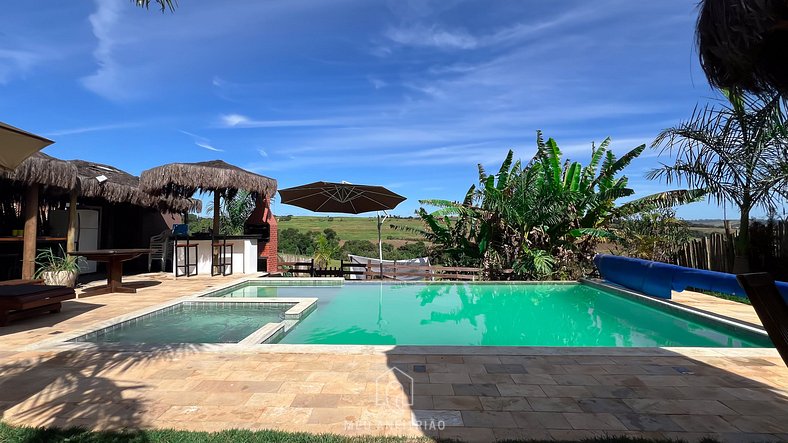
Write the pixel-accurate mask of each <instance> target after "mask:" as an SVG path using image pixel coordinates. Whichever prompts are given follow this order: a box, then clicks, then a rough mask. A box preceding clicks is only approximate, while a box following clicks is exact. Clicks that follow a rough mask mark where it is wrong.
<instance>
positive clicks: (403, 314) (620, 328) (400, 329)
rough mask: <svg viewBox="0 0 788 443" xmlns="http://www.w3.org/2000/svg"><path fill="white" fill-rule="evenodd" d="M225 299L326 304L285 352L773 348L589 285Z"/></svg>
mask: <svg viewBox="0 0 788 443" xmlns="http://www.w3.org/2000/svg"><path fill="white" fill-rule="evenodd" d="M220 295H221V293H220ZM223 296H225V297H238V296H242V297H317V298H318V299H319V301H318V305H317V309H316V310H315V311H314V312H312V313H311V314H310V315H309V316H307V317H306V318H304V319H302V320H301V322H300V323H299V324H298V325H297V326H296V327H295V328H293V329H292V330H291V331H290V332H288V334H287V335H285V336H284V338H282V339H281V340H280V343H305V344H362V345H366V344H374V345H471V346H478V345H481V346H618V347H631V346H638V347H640V346H643V347H654V346H700V347H771V346H772V345H771V343H770V342H769V340H768V338H761V337H759V336H755V335H751V334H746V335H745V334H744V333H742V334H737V333H736V332H734V331H732V330H730V329H727V328H726V326H724V325H722V324H717V323H716V322H712V321H708V322H706V321H703V323H701V322H699V321H698V320H694V319H692V318H690V317H683V316H679V315H677V314H673V313H670V312H667V311H665V310H662V309H657V308H654V307H651V306H649V305H646V304H643V303H640V302H638V301H635V300H631V299H629V298H626V297H623V296H620V295H616V294H613V293H608V292H606V291H602V290H598V289H595V288H593V287H590V286H588V285H582V284H544V285H516V284H479V285H474V284H424V285H419V284H347V285H344V286H341V287H293V286H285V287H270V286H259V285H245V286H244V287H240V288H236V289H234V290H232V291H229V292H228V291H225V293H224V294H223ZM682 315H683V314H682Z"/></svg>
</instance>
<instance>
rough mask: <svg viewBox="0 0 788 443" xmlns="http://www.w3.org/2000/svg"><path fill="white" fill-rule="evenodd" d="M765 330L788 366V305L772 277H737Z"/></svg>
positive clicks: (762, 274) (759, 274)
mask: <svg viewBox="0 0 788 443" xmlns="http://www.w3.org/2000/svg"><path fill="white" fill-rule="evenodd" d="M736 279H737V280H739V284H740V285H741V286H742V288H744V291H745V292H746V293H747V297H748V298H749V299H750V302H751V303H752V307H753V308H755V312H756V313H757V314H758V317H759V318H760V319H761V323H763V327H764V329H766V332H767V333H768V334H769V338H771V339H772V343H774V346H775V347H776V348H777V351H778V352H779V353H780V356H781V357H782V358H783V361H784V362H785V364H786V365H788V304H786V301H785V299H784V298H783V296H782V294H780V291H778V290H777V285H775V284H774V280H773V279H772V277H771V276H770V275H769V274H767V273H765V272H759V273H755V274H742V275H737V276H736Z"/></svg>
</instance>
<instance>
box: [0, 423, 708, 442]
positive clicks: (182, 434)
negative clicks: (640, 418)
mask: <svg viewBox="0 0 788 443" xmlns="http://www.w3.org/2000/svg"><path fill="white" fill-rule="evenodd" d="M417 441H425V442H428V441H434V440H431V439H427V438H422V439H415V438H399V437H343V436H340V435H333V434H306V433H291V432H280V431H240V430H231V431H222V432H187V431H170V430H150V431H122V432H91V431H86V430H84V429H80V428H71V429H57V428H26V427H17V426H9V425H6V424H3V423H0V443H16V442H20V443H21V442H24V443H49V442H62V443H66V442H68V443H110V442H111V443H121V442H123V443H125V442H131V443H203V442H204V443H252V442H278V443H400V442H417ZM512 441H514V440H512ZM527 441H530V442H532V443H538V442H539V441H541V440H527ZM580 441H584V442H598V443H635V442H640V443H648V442H654V443H656V442H659V443H679V442H681V440H648V439H640V438H628V437H600V438H595V439H586V440H580ZM714 441H716V440H711V439H704V440H701V442H705V443H713V442H714Z"/></svg>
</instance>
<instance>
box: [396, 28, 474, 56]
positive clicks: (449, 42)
mask: <svg viewBox="0 0 788 443" xmlns="http://www.w3.org/2000/svg"><path fill="white" fill-rule="evenodd" d="M385 36H386V37H387V38H388V39H389V40H391V41H393V42H395V43H398V44H400V45H406V46H422V47H433V48H438V49H443V50H450V49H474V48H476V47H477V46H478V45H479V42H478V41H477V40H476V38H475V37H473V36H472V35H470V34H469V33H468V32H467V31H465V30H462V29H458V30H454V31H450V30H446V29H442V28H440V27H438V26H435V25H434V26H431V27H426V26H421V25H419V26H412V27H407V28H389V29H388V30H387V31H386V32H385Z"/></svg>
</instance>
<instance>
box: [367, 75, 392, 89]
mask: <svg viewBox="0 0 788 443" xmlns="http://www.w3.org/2000/svg"><path fill="white" fill-rule="evenodd" d="M367 80H369V83H370V84H372V86H373V87H374V88H375V89H382V88H385V87H386V86H388V83H386V82H385V81H383V80H381V79H379V78H377V77H368V78H367Z"/></svg>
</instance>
